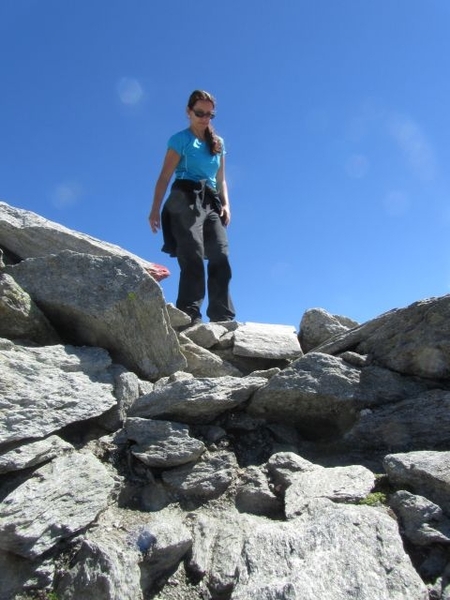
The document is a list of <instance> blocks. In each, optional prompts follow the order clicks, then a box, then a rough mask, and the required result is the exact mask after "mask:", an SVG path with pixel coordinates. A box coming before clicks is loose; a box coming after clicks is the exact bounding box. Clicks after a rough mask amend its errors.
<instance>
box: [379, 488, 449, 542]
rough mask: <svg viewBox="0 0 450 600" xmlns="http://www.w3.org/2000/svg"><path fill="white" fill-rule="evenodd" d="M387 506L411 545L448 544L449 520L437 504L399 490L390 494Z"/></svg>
mask: <svg viewBox="0 0 450 600" xmlns="http://www.w3.org/2000/svg"><path fill="white" fill-rule="evenodd" d="M389 505H390V506H391V508H392V509H393V510H394V512H395V513H396V515H397V516H398V518H399V519H400V521H401V523H402V533H403V535H404V536H405V537H406V538H407V539H408V540H409V541H410V542H412V543H413V544H416V545H418V546H428V545H430V544H446V545H448V544H450V520H449V519H448V518H445V517H444V514H443V511H442V509H441V507H440V506H438V505H437V504H434V503H433V502H430V501H429V500H427V499H426V498H424V497H423V496H416V495H414V494H410V493H409V492H407V491H406V490H400V491H398V492H395V494H392V496H391V497H390V500H389Z"/></svg>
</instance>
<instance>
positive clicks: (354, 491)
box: [284, 465, 375, 519]
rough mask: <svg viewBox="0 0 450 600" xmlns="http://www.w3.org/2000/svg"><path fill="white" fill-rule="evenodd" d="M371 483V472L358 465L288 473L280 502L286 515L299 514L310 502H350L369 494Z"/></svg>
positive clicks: (291, 516) (372, 485)
mask: <svg viewBox="0 0 450 600" xmlns="http://www.w3.org/2000/svg"><path fill="white" fill-rule="evenodd" d="M374 485H375V476H374V474H373V473H372V472H371V471H369V469H366V468H365V467H363V466H361V465H352V466H349V467H333V468H324V467H321V466H318V465H317V466H316V467H315V468H314V469H311V470H308V471H305V472H303V473H296V474H295V475H293V476H292V483H291V485H290V486H289V487H288V488H287V490H286V493H285V497H284V504H285V514H286V518H288V519H292V518H294V517H296V516H297V515H299V514H302V513H303V512H304V510H305V508H306V507H307V506H308V505H309V503H310V501H311V500H313V499H316V498H327V499H329V500H332V501H334V502H348V503H354V502H357V501H358V500H362V499H363V498H365V497H366V496H367V494H369V493H370V492H371V491H372V489H373V487H374Z"/></svg>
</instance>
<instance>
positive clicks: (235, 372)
mask: <svg viewBox="0 0 450 600" xmlns="http://www.w3.org/2000/svg"><path fill="white" fill-rule="evenodd" d="M181 352H182V353H183V356H184V357H185V359H186V362H187V366H186V367H185V370H186V371H187V372H188V373H192V375H195V377H225V376H227V375H231V376H232V377H242V373H241V371H240V370H239V369H238V368H237V367H235V366H233V365H232V364H231V363H229V362H228V361H226V360H223V359H222V358H220V356H217V354H215V353H213V352H210V351H209V350H207V349H205V348H202V347H201V346H198V345H197V344H194V343H193V342H184V341H183V340H181Z"/></svg>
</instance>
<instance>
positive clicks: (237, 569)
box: [188, 500, 428, 600]
mask: <svg viewBox="0 0 450 600" xmlns="http://www.w3.org/2000/svg"><path fill="white" fill-rule="evenodd" d="M191 527H192V531H193V548H192V558H191V561H190V562H189V565H188V566H189V570H190V571H192V572H193V573H195V574H196V575H197V576H202V575H203V578H204V580H205V582H206V584H207V587H208V588H209V589H210V590H211V593H212V596H213V597H220V594H222V595H223V596H225V594H227V597H230V598H231V599H232V600H236V599H239V600H250V599H255V598H258V600H259V599H260V598H264V599H273V600H275V599H277V598H293V599H297V598H301V599H302V600H317V598H333V600H347V599H348V598H365V599H366V600H392V598H396V600H426V599H427V598H428V595H427V590H426V587H425V585H424V584H423V583H422V581H421V580H420V578H419V576H418V575H417V573H416V572H415V570H414V568H413V567H412V565H411V562H410V560H409V558H408V557H407V555H406V554H405V552H404V550H403V545H402V541H401V538H400V536H399V534H398V530H397V527H396V523H395V521H394V520H393V519H391V518H390V517H388V516H387V515H386V514H385V513H384V512H383V511H379V510H377V509H374V508H370V507H363V506H358V507H356V506H346V505H342V504H339V505H336V504H333V503H331V502H330V501H326V500H321V501H317V502H316V504H315V505H314V506H310V507H309V509H308V511H307V512H306V513H305V514H304V515H302V516H301V517H299V518H297V519H294V520H293V521H291V522H288V523H280V522H271V521H270V520H268V519H266V518H263V517H257V516H252V515H244V514H242V515H239V514H236V513H233V512H229V513H228V514H222V515H221V516H220V517H219V518H217V519H213V518H205V517H203V516H201V517H199V518H198V519H196V518H195V517H194V518H193V520H192V522H191Z"/></svg>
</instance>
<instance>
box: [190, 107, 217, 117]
mask: <svg viewBox="0 0 450 600" xmlns="http://www.w3.org/2000/svg"><path fill="white" fill-rule="evenodd" d="M192 112H193V113H194V115H195V116H196V117H198V118H199V119H203V117H208V119H214V117H215V116H216V113H213V112H205V111H204V110H195V108H193V109H192Z"/></svg>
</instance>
